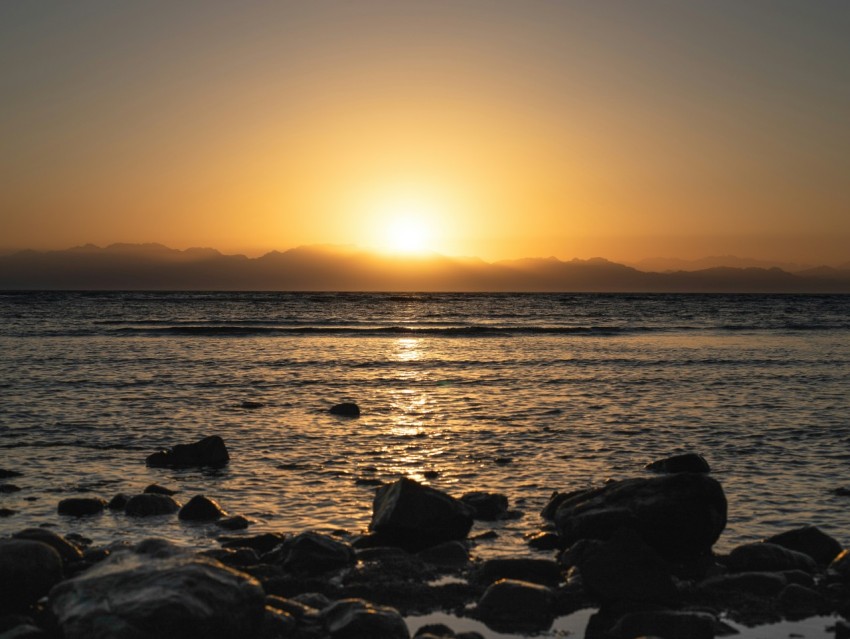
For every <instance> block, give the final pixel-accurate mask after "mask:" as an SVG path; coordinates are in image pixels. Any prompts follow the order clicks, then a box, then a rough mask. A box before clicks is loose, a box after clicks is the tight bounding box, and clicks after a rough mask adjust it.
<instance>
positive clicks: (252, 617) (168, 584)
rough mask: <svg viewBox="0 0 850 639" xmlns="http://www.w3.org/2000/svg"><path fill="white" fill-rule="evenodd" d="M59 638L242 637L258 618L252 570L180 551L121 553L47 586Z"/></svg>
mask: <svg viewBox="0 0 850 639" xmlns="http://www.w3.org/2000/svg"><path fill="white" fill-rule="evenodd" d="M48 605H49V608H50V611H51V612H52V613H53V615H54V617H55V619H56V621H57V624H58V625H59V627H60V629H61V631H62V636H63V637H64V638H65V639H84V638H85V639H113V638H114V637H132V638H133V639H195V638H197V639H241V638H242V637H253V636H255V635H256V633H257V632H258V631H259V629H260V627H261V624H262V622H263V616H264V610H265V603H264V593H263V589H262V587H261V586H260V584H259V582H257V581H256V580H255V579H254V578H253V577H250V576H248V575H246V574H244V573H241V572H237V571H235V570H232V569H230V568H227V567H226V566H224V565H222V564H221V563H219V562H217V561H215V560H212V559H208V558H204V557H198V556H193V555H189V554H184V553H178V554H174V553H165V556H162V553H154V554H153V555H151V554H147V553H142V552H119V553H116V554H115V555H113V556H112V557H110V558H109V559H107V560H105V561H103V562H101V563H100V564H98V565H96V566H95V567H93V568H91V569H90V570H88V571H87V572H85V573H83V574H82V575H80V576H78V577H75V578H74V579H70V580H68V581H64V582H62V583H60V584H59V585H58V586H56V587H54V588H53V590H52V591H51V592H50V596H49V600H48Z"/></svg>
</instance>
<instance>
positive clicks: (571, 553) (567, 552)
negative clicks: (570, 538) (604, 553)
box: [558, 539, 605, 569]
mask: <svg viewBox="0 0 850 639" xmlns="http://www.w3.org/2000/svg"><path fill="white" fill-rule="evenodd" d="M604 543H605V542H603V541H600V540H598V539H579V540H578V541H577V542H576V543H574V544H573V545H572V546H570V547H569V548H565V549H564V551H563V552H562V553H561V554H559V555H558V565H559V566H561V567H562V568H565V569H566V568H572V567H573V566H579V565H580V564H581V562H582V561H583V559H584V558H585V557H587V556H588V555H589V554H590V553H591V552H596V551H597V549H599V548H602V547H603V545H604Z"/></svg>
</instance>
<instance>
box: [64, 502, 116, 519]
mask: <svg viewBox="0 0 850 639" xmlns="http://www.w3.org/2000/svg"><path fill="white" fill-rule="evenodd" d="M105 507H106V500H105V499H101V498H100V497H68V498H67V499H63V500H62V501H60V502H59V505H58V506H57V507H56V512H58V513H59V514H60V515H68V516H71V517H84V516H85V515H97V514H98V513H102V512H103V509H104V508H105Z"/></svg>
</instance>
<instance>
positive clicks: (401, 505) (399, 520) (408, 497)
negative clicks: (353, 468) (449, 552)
mask: <svg viewBox="0 0 850 639" xmlns="http://www.w3.org/2000/svg"><path fill="white" fill-rule="evenodd" d="M471 527H472V513H471V511H470V509H469V508H468V507H467V506H466V505H465V504H463V502H461V501H460V500H458V499H455V498H454V497H451V496H450V495H447V494H446V493H444V492H441V491H439V490H436V489H435V488H431V487H429V486H423V485H422V484H419V483H418V482H416V481H413V480H412V479H407V478H402V479H399V480H398V481H396V482H394V483H392V484H387V485H386V486H381V487H380V488H378V489H377V490H376V491H375V500H374V502H373V505H372V521H371V522H370V524H369V530H372V531H373V532H375V533H376V536H378V537H379V538H380V539H381V540H382V541H383V542H384V543H383V544H382V545H389V546H400V547H402V548H405V549H406V550H410V551H413V552H415V551H417V550H422V549H424V548H427V547H429V546H435V545H437V544H439V543H442V542H444V541H452V540H463V539H465V538H466V536H467V534H469V529H470V528H471Z"/></svg>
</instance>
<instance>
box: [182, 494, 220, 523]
mask: <svg viewBox="0 0 850 639" xmlns="http://www.w3.org/2000/svg"><path fill="white" fill-rule="evenodd" d="M226 514H227V513H226V512H224V510H223V509H222V508H221V506H220V505H219V504H218V502H217V501H216V500H214V499H210V498H209V497H207V496H205V495H195V496H194V497H192V499H190V500H189V501H188V502H187V503H186V505H185V506H183V508H181V509H180V512H179V513H178V514H177V517H178V518H179V519H181V520H182V521H214V520H216V519H220V518H221V517H223V516H225V515H226Z"/></svg>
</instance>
